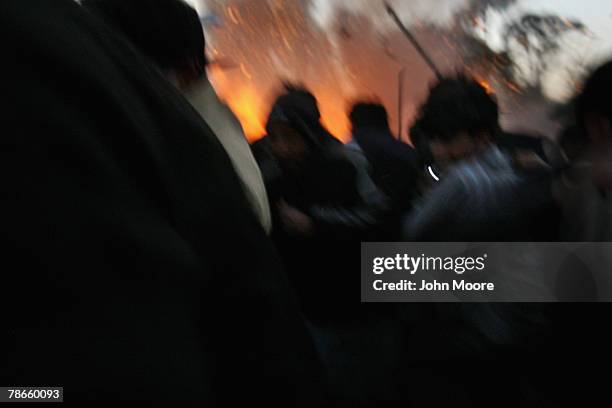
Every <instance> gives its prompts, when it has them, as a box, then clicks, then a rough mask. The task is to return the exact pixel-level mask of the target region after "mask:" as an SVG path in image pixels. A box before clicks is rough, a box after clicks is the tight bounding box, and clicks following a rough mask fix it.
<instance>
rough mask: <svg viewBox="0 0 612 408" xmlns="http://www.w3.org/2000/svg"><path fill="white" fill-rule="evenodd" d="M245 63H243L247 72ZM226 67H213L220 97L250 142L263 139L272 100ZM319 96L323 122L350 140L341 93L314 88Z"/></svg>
mask: <svg viewBox="0 0 612 408" xmlns="http://www.w3.org/2000/svg"><path fill="white" fill-rule="evenodd" d="M244 69H245V66H244V64H240V71H241V73H242V74H243V75H245V74H244ZM226 72H227V71H224V70H223V69H219V68H215V67H213V68H212V69H211V70H210V77H211V81H212V83H213V85H214V86H215V90H216V91H217V93H218V94H219V97H220V98H221V99H222V100H223V101H224V102H225V103H226V104H227V105H228V106H229V107H230V109H231V110H232V111H233V112H234V114H235V115H236V117H237V118H238V120H239V121H240V123H241V125H242V128H243V129H244V133H245V135H246V137H247V139H248V140H249V142H251V143H252V142H254V141H256V140H258V139H261V138H262V137H263V136H264V135H265V134H266V130H265V123H266V117H267V115H268V111H269V110H270V105H271V102H272V101H269V100H266V99H264V97H263V96H262V93H261V92H259V91H258V90H257V89H256V88H255V87H254V86H253V85H252V84H251V83H250V81H243V80H240V79H237V80H236V79H234V80H232V79H230V78H229V77H228V75H227V73H226ZM314 93H315V96H316V97H317V99H318V100H319V109H320V110H321V123H322V124H323V125H324V126H325V127H326V128H327V130H329V132H330V133H331V134H332V135H334V136H335V137H337V138H338V139H340V140H342V141H343V142H347V141H348V138H349V137H350V134H349V123H348V117H347V115H346V112H345V110H344V103H343V102H342V97H341V96H340V95H336V94H334V93H333V92H327V91H325V90H321V91H319V90H314Z"/></svg>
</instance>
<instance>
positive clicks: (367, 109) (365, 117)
mask: <svg viewBox="0 0 612 408" xmlns="http://www.w3.org/2000/svg"><path fill="white" fill-rule="evenodd" d="M349 118H350V120H351V125H352V127H353V131H355V130H357V129H362V128H373V129H383V130H386V131H388V130H389V117H388V115H387V110H386V109H385V107H384V106H383V105H382V104H380V103H377V102H364V101H359V102H356V103H355V104H354V105H353V107H352V108H351V112H350V113H349Z"/></svg>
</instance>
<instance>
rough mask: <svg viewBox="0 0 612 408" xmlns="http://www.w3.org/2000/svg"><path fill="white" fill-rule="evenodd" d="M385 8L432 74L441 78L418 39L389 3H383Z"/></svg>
mask: <svg viewBox="0 0 612 408" xmlns="http://www.w3.org/2000/svg"><path fill="white" fill-rule="evenodd" d="M385 8H386V9H387V12H388V13H389V15H390V16H391V18H393V20H394V21H395V23H396V24H397V26H398V27H399V29H400V30H401V31H402V33H404V35H405V36H406V38H408V40H409V41H410V42H411V43H412V45H413V46H414V48H415V49H416V50H417V52H418V53H419V54H420V55H421V57H422V58H423V60H424V61H425V62H426V63H427V65H428V66H429V68H430V69H431V70H432V71H433V72H434V74H436V77H438V79H442V73H441V72H440V70H439V69H438V67H437V66H436V64H435V63H434V62H433V60H432V59H431V57H430V56H429V54H427V52H426V51H425V49H424V48H423V47H422V46H421V44H420V43H419V41H418V40H417V39H416V38H415V37H414V35H413V34H412V33H411V32H410V30H408V28H407V27H406V26H405V25H404V23H402V20H400V18H399V16H398V15H397V13H396V12H395V10H393V8H392V7H391V6H390V5H389V3H385Z"/></svg>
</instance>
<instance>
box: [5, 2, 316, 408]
mask: <svg viewBox="0 0 612 408" xmlns="http://www.w3.org/2000/svg"><path fill="white" fill-rule="evenodd" d="M0 25H1V27H2V33H3V35H2V36H1V37H2V40H1V41H2V49H3V53H4V55H5V56H7V58H5V59H4V60H3V61H4V62H3V73H2V79H1V81H2V87H1V88H2V96H3V99H4V100H5V102H8V103H9V104H10V106H11V109H10V110H9V111H6V110H5V111H4V113H5V115H3V125H4V128H5V130H6V129H12V130H11V131H4V132H2V149H1V151H2V154H1V159H0V162H1V163H2V165H3V172H2V190H3V193H4V195H5V197H6V198H5V199H3V201H4V203H3V204H5V205H4V208H3V212H2V220H1V221H0V222H1V224H2V236H3V238H4V239H5V240H6V241H7V242H6V244H5V245H3V249H4V253H3V255H2V265H3V267H2V280H3V281H2V289H3V294H2V297H1V298H2V304H1V310H2V312H3V313H2V316H3V318H2V335H1V339H2V340H1V347H2V353H3V356H4V358H3V359H2V360H3V361H2V363H0V383H2V384H3V385H5V386H6V385H23V386H35V385H38V386H64V389H65V400H66V401H67V402H70V403H71V405H73V406H80V407H90V406H96V405H101V406H115V405H117V404H123V403H127V404H130V405H131V404H132V403H142V404H144V405H145V406H177V407H179V406H180V407H186V406H198V407H204V406H206V407H212V406H231V407H235V406H241V405H242V404H241V403H244V402H245V401H246V402H248V403H249V404H250V405H262V404H265V406H282V407H289V406H294V405H302V406H307V407H313V406H317V405H318V403H319V401H320V397H321V394H320V392H319V387H318V386H317V384H315V382H316V381H319V380H320V378H321V377H322V376H321V375H319V373H318V372H317V371H316V370H317V363H316V361H317V359H316V357H315V352H314V348H313V347H312V344H311V342H310V338H309V336H308V335H307V332H306V329H305V327H304V325H303V323H302V320H301V319H300V317H299V315H298V312H297V308H296V307H295V304H294V301H293V299H292V296H291V290H290V289H289V287H288V285H287V282H286V279H285V277H284V275H283V274H282V271H281V269H280V267H279V262H278V260H277V255H276V253H275V250H274V249H273V247H272V245H271V244H270V242H269V240H268V239H267V237H266V234H265V233H264V231H263V229H262V227H261V226H260V225H259V224H258V222H257V220H256V219H255V217H254V216H252V215H251V214H252V212H251V211H250V210H249V205H248V203H247V200H246V199H245V197H244V194H243V193H242V190H241V186H240V183H239V180H238V178H237V176H236V174H235V172H234V171H233V169H232V165H231V162H230V160H229V158H228V156H227V154H225V152H224V150H223V148H222V146H221V145H220V143H219V142H218V141H217V140H216V138H215V137H214V135H213V134H212V133H211V131H210V130H209V128H208V127H207V125H206V124H205V123H204V122H203V121H202V120H201V119H200V117H199V116H198V115H197V114H196V113H195V112H194V111H193V110H192V109H191V108H190V106H189V105H188V104H187V102H186V101H185V100H184V99H183V98H182V97H181V96H179V95H178V93H177V92H176V91H175V90H174V89H173V88H172V87H171V85H170V84H169V83H167V82H166V81H165V79H164V78H163V77H162V76H161V75H160V74H159V73H158V72H157V71H155V70H153V69H150V68H148V64H147V63H145V62H144V59H143V58H144V57H142V56H141V55H140V54H138V53H137V52H136V51H135V50H134V49H133V48H132V47H131V46H129V45H127V42H126V41H124V39H123V38H120V37H119V36H117V35H116V34H115V33H113V32H111V31H110V30H109V29H107V28H106V27H105V26H104V25H103V24H102V23H101V22H100V21H98V20H97V19H96V18H94V17H93V16H90V15H88V14H87V13H85V12H84V11H83V10H82V9H81V8H80V7H79V6H78V5H77V4H76V3H75V2H73V1H71V0H56V1H48V0H33V1H28V2H25V1H22V0H5V1H2V2H1V3H0Z"/></svg>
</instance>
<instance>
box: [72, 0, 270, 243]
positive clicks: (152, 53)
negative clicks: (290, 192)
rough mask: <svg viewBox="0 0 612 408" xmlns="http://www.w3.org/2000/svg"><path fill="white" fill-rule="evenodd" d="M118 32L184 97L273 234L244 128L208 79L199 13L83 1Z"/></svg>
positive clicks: (155, 3) (180, 7)
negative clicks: (228, 160) (201, 120)
mask: <svg viewBox="0 0 612 408" xmlns="http://www.w3.org/2000/svg"><path fill="white" fill-rule="evenodd" d="M82 4H83V6H84V7H85V8H86V9H88V10H90V11H91V12H93V13H95V14H97V15H99V16H100V17H102V18H103V19H104V20H105V21H107V22H108V23H109V24H110V25H111V26H113V27H115V28H116V29H117V30H119V31H121V32H122V33H123V34H124V35H125V36H126V37H127V38H128V39H129V40H130V41H131V42H132V43H133V44H134V46H135V47H136V48H137V49H138V50H140V51H142V52H143V53H144V54H146V55H147V56H148V57H149V58H150V59H151V61H152V63H153V64H154V65H155V66H156V67H158V68H159V69H160V70H161V71H162V72H163V73H164V75H165V76H166V78H168V80H169V81H170V82H172V83H173V84H174V85H176V86H177V88H179V89H180V90H181V92H183V93H184V94H185V96H186V97H187V99H188V100H189V102H191V104H192V105H193V107H194V108H195V109H196V110H197V111H198V113H199V114H200V115H201V116H202V117H203V118H204V120H205V121H206V123H207V124H208V126H210V128H211V130H212V131H213V133H214V134H215V136H216V137H217V139H219V141H220V142H221V144H222V145H223V148H224V149H225V150H226V152H227V153H228V155H229V157H230V159H231V160H232V164H233V166H234V169H235V170H236V172H237V173H238V176H239V177H240V180H241V181H242V186H243V188H244V192H245V194H246V195H247V198H248V200H249V202H250V203H251V207H252V208H253V211H254V213H255V215H256V216H257V217H258V218H259V220H260V222H261V224H262V226H263V227H264V229H265V230H266V231H267V232H268V233H269V232H270V231H271V229H272V220H271V215H270V205H269V202H268V197H267V195H266V190H265V186H264V183H263V178H262V176H261V172H260V170H259V167H258V166H257V162H256V161H255V158H254V157H253V153H252V152H251V149H250V146H249V144H248V142H247V140H246V138H245V136H244V132H243V130H242V126H241V125H240V122H239V121H238V119H237V118H236V117H235V116H234V114H233V113H232V111H231V110H230V109H229V108H228V107H227V106H226V105H225V104H223V103H222V102H221V101H220V100H219V98H218V97H217V94H216V93H215V90H214V89H213V87H212V85H211V84H210V82H209V81H208V78H207V75H206V56H205V51H204V50H205V38H204V31H203V29H202V24H201V22H200V18H199V16H198V14H197V12H196V11H195V10H194V9H193V8H192V7H190V6H189V5H188V4H186V3H185V2H184V1H182V0H84V1H83V2H82Z"/></svg>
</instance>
